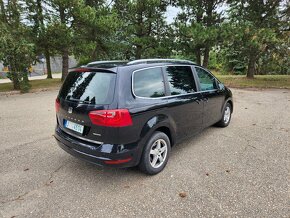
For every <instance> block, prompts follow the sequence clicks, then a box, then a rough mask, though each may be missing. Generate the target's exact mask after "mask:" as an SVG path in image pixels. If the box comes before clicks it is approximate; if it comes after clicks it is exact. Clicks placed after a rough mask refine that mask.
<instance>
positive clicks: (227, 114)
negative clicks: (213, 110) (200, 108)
mask: <svg viewBox="0 0 290 218" xmlns="http://www.w3.org/2000/svg"><path fill="white" fill-rule="evenodd" d="M231 118H232V106H231V104H230V103H228V102H227V103H226V105H225V107H224V111H223V116H222V119H221V120H220V121H219V122H217V123H216V126H219V127H227V126H228V125H229V124H230V122H231Z"/></svg>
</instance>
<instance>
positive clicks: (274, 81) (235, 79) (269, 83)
mask: <svg viewBox="0 0 290 218" xmlns="http://www.w3.org/2000/svg"><path fill="white" fill-rule="evenodd" d="M216 76H217V77H218V78H219V80H220V81H221V82H223V83H224V84H225V85H226V86H228V87H233V88H286V89H290V75H257V76H255V79H247V78H246V77H245V76H234V75H219V74H217V75H216ZM30 84H31V90H35V89H43V88H44V89H45V88H58V87H60V85H61V81H60V79H43V80H31V81H30ZM8 91H13V86H12V83H3V84H0V92H8Z"/></svg>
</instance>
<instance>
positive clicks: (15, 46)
mask: <svg viewBox="0 0 290 218" xmlns="http://www.w3.org/2000/svg"><path fill="white" fill-rule="evenodd" d="M0 6H1V7H0V9H1V11H0V14H1V16H0V18H1V20H0V42H1V43H0V60H2V61H3V62H4V65H8V66H9V78H10V79H11V80H12V82H13V86H14V89H16V90H19V89H22V91H24V92H25V91H28V89H29V88H30V86H29V83H28V75H27V74H28V72H27V68H28V67H29V66H30V65H31V64H32V63H33V61H34V57H35V54H34V48H35V47H34V44H33V43H32V42H31V41H30V38H29V29H28V28H27V27H26V26H25V25H24V24H23V23H22V22H21V13H22V11H23V10H24V9H23V7H22V6H21V5H20V4H18V1H16V0H11V1H8V3H7V4H6V5H5V4H4V2H3V1H1V2H0Z"/></svg>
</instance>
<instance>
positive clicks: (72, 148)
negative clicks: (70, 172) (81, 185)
mask: <svg viewBox="0 0 290 218" xmlns="http://www.w3.org/2000/svg"><path fill="white" fill-rule="evenodd" d="M54 137H55V139H56V141H57V143H58V145H59V146H60V147H61V148H62V149H63V150H65V151H66V152H67V153H69V154H71V155H73V156H75V157H77V158H80V159H83V160H86V161H88V162H90V163H93V164H97V165H101V166H109V167H117V168H125V167H133V166H136V165H138V164H139V161H140V157H141V154H142V148H141V146H140V145H139V144H138V142H135V143H130V144H106V143H103V144H94V143H90V142H85V141H83V140H80V139H78V138H75V137H73V136H71V135H69V134H67V133H65V132H64V131H63V130H61V129H60V128H59V127H58V126H57V127H56V129H55V134H54Z"/></svg>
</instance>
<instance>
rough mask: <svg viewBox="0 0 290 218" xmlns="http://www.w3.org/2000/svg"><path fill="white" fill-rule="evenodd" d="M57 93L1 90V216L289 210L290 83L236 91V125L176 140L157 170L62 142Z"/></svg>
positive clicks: (268, 213)
mask: <svg viewBox="0 0 290 218" xmlns="http://www.w3.org/2000/svg"><path fill="white" fill-rule="evenodd" d="M55 96H56V91H48V92H41V93H31V94H25V95H11V96H5V95H4V96H3V95H2V96H0V157H1V164H0V217H1V215H2V216H3V217H9V218H10V217H133V216H136V217H141V216H142V217H159V216H161V217H167V216H168V217H189V216H191V217H218V216H220V217H275V218H276V217H287V218H288V217H289V214H290V211H289V184H290V183H289V170H290V157H289V155H290V152H289V151H290V147H289V141H290V91H289V90H267V91H249V90H234V96H235V111H234V116H233V119H232V123H231V124H230V126H229V127H227V128H224V129H220V128H215V127H211V128H208V129H206V130H205V131H203V132H202V133H201V134H199V135H198V136H196V137H194V138H192V139H190V140H187V141H185V142H183V143H182V144H179V145H177V146H176V147H174V149H173V151H172V154H171V157H170V160H169V162H168V165H167V167H166V169H165V170H164V171H163V172H162V173H160V174H159V175H156V176H146V175H143V174H142V173H140V172H139V171H138V170H137V169H121V170H120V169H119V170H118V169H106V168H105V169H103V168H100V167H97V166H94V165H92V164H89V163H85V162H83V161H81V160H78V159H76V158H74V157H72V156H70V155H69V154H67V153H65V152H64V151H63V150H61V149H60V148H59V147H58V146H57V145H56V142H55V140H54V138H53V136H52V135H53V130H54V125H55V115H54V99H55ZM180 195H181V196H183V197H180ZM184 196H185V197H184Z"/></svg>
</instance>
